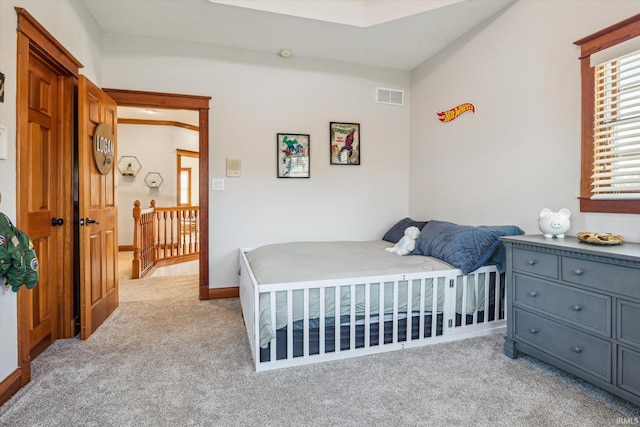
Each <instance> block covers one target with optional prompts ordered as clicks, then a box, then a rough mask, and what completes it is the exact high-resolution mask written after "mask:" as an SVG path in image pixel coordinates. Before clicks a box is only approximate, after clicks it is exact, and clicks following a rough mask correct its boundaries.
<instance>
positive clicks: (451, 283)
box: [449, 279, 455, 288]
mask: <svg viewBox="0 0 640 427" xmlns="http://www.w3.org/2000/svg"><path fill="white" fill-rule="evenodd" d="M454 286H455V285H454V281H453V279H449V287H450V288H453V287H454Z"/></svg>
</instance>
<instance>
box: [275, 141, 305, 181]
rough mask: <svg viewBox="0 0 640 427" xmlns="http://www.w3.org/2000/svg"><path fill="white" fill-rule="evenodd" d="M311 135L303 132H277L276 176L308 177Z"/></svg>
mask: <svg viewBox="0 0 640 427" xmlns="http://www.w3.org/2000/svg"><path fill="white" fill-rule="evenodd" d="M310 142H311V137H310V136H309V135H308V134H304V133H279V134H278V141H277V145H278V156H277V157H278V178H309V177H310V176H311V174H310V163H311V162H310V160H311V157H310V154H311V153H310Z"/></svg>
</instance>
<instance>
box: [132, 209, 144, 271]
mask: <svg viewBox="0 0 640 427" xmlns="http://www.w3.org/2000/svg"><path fill="white" fill-rule="evenodd" d="M140 218H142V208H141V207H140V200H136V201H135V202H133V263H132V265H131V278H132V279H139V278H140V272H141V271H142V265H141V252H142V226H141V224H140Z"/></svg>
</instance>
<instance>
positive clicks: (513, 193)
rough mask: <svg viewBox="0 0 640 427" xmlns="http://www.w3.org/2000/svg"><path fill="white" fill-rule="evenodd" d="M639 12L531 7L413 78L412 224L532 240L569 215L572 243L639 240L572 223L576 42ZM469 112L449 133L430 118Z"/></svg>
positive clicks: (577, 5) (577, 218)
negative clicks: (594, 238) (554, 213)
mask: <svg viewBox="0 0 640 427" xmlns="http://www.w3.org/2000/svg"><path fill="white" fill-rule="evenodd" d="M639 10H640V9H639V4H638V2H637V1H573V0H570V1H553V2H551V1H531V0H524V1H520V2H517V3H515V4H513V5H512V6H511V7H509V8H507V9H506V10H505V11H504V12H503V13H502V14H501V15H500V16H498V17H497V18H495V19H494V20H493V21H492V22H490V23H487V24H486V25H484V26H482V27H481V28H479V29H477V30H476V31H474V32H473V34H470V35H468V36H465V37H464V38H463V39H461V40H459V41H458V42H457V43H456V44H455V45H454V46H451V47H449V48H447V49H446V50H445V51H443V52H441V53H439V54H438V55H437V56H436V57H434V58H432V59H431V60H428V61H427V62H425V63H424V64H422V65H421V66H419V67H417V68H416V69H415V70H413V71H412V73H411V168H410V170H411V179H410V182H411V184H410V185H411V191H410V197H409V199H410V209H409V211H410V214H411V216H413V217H415V218H420V219H440V220H448V221H453V222H458V223H463V224H471V225H479V224H517V225H519V226H520V227H521V228H523V229H524V230H525V231H526V232H528V233H539V231H538V228H537V217H538V214H539V212H540V210H541V209H543V208H545V207H546V208H550V209H552V210H558V209H560V208H562V207H566V208H569V209H570V210H571V212H572V227H571V230H570V232H569V233H570V234H575V233H578V232H580V231H600V232H613V233H616V234H621V235H623V236H624V237H625V238H626V239H627V240H628V241H640V227H638V224H639V220H640V216H638V215H628V214H593V213H590V214H588V213H580V212H579V204H578V200H577V197H578V195H579V185H580V101H581V98H580V68H579V61H578V56H579V47H577V46H575V45H574V44H573V42H574V41H576V40H578V39H580V38H582V37H584V36H587V35H589V34H592V33H594V32H596V31H598V30H600V29H602V28H605V27H607V26H609V25H612V24H615V23H616V22H619V21H621V20H623V19H625V18H628V17H630V16H632V15H634V14H637V13H638V11H639ZM463 102H471V103H473V104H475V106H476V109H477V111H476V113H475V114H471V113H465V114H464V115H462V116H461V117H459V118H458V119H456V120H454V121H453V122H449V123H441V122H440V121H438V119H437V117H436V112H438V111H442V110H446V109H449V108H452V107H455V106H457V105H459V104H461V103H463Z"/></svg>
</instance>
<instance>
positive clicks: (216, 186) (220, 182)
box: [211, 178, 224, 191]
mask: <svg viewBox="0 0 640 427" xmlns="http://www.w3.org/2000/svg"><path fill="white" fill-rule="evenodd" d="M211 189H212V190H214V191H221V190H224V179H219V178H213V179H211Z"/></svg>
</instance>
